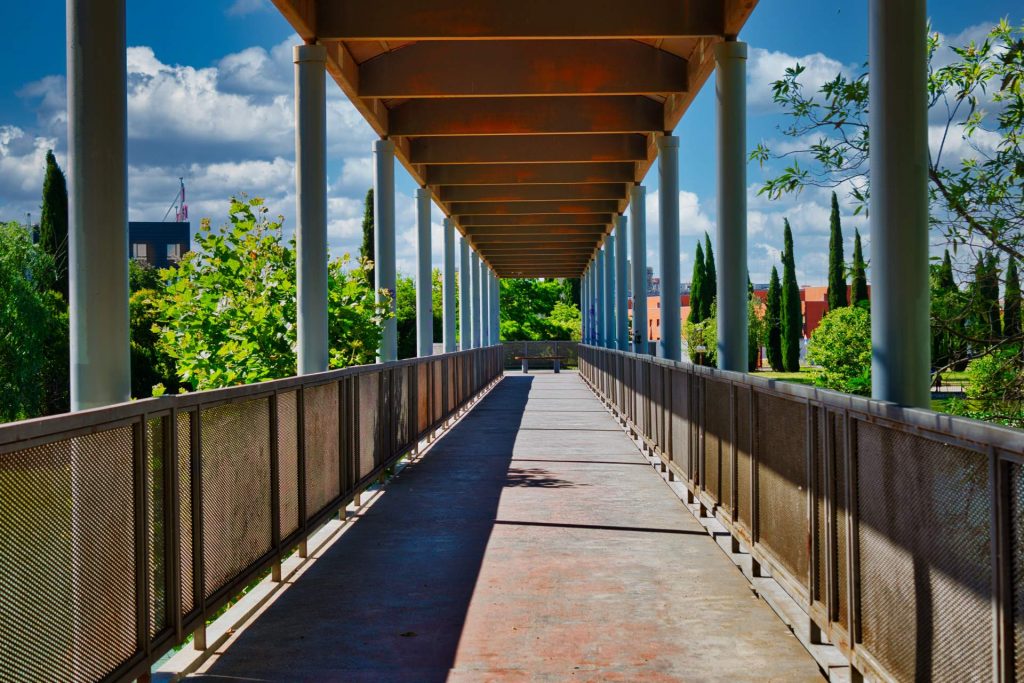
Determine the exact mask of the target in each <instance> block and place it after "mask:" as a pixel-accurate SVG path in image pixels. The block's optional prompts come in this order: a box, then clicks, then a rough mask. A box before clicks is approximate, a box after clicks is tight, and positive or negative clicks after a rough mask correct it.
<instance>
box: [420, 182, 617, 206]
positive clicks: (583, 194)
mask: <svg viewBox="0 0 1024 683" xmlns="http://www.w3.org/2000/svg"><path fill="white" fill-rule="evenodd" d="M629 187H630V186H629V185H627V184H625V183H596V184H592V185H591V184H587V185H568V184H549V185H451V186H445V187H442V188H440V191H439V193H438V197H439V199H440V200H441V201H442V202H548V201H584V200H588V201H594V200H602V199H604V200H620V199H622V198H623V197H625V196H627V195H628V194H629Z"/></svg>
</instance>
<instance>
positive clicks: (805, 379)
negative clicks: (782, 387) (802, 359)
mask: <svg viewBox="0 0 1024 683" xmlns="http://www.w3.org/2000/svg"><path fill="white" fill-rule="evenodd" d="M753 374H754V375H756V376H758V377H764V378H765V379H776V380H779V381H780V382H793V383H794V384H810V385H813V384H814V378H815V377H817V376H818V370H817V369H816V368H800V372H775V371H773V370H758V371H757V372H755V373H753Z"/></svg>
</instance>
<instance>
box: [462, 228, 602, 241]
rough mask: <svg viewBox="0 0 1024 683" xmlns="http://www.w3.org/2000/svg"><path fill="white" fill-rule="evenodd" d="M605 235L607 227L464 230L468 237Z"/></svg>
mask: <svg viewBox="0 0 1024 683" xmlns="http://www.w3.org/2000/svg"><path fill="white" fill-rule="evenodd" d="M607 233H608V226H607V225H488V226H473V227H467V228H466V234H467V235H469V236H470V237H477V236H480V237H500V236H502V235H521V236H524V237H531V236H537V235H542V236H556V235H586V236H589V237H594V238H596V239H600V236H601V235H605V234H607ZM533 238H534V239H535V237H533Z"/></svg>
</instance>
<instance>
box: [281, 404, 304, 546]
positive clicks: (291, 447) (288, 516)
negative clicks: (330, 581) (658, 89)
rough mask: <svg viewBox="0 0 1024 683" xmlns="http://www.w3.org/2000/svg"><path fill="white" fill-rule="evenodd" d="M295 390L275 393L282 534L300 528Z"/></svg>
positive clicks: (297, 417)
mask: <svg viewBox="0 0 1024 683" xmlns="http://www.w3.org/2000/svg"><path fill="white" fill-rule="evenodd" d="M298 402H299V400H298V393H297V392H295V391H288V392H284V393H281V394H278V396H277V459H278V465H277V489H278V500H279V501H280V514H281V521H280V524H279V526H278V529H279V531H280V534H281V538H285V537H286V536H287V535H288V534H290V533H292V532H293V531H295V530H296V529H298V528H299V429H298V420H299V416H298V411H299V407H298Z"/></svg>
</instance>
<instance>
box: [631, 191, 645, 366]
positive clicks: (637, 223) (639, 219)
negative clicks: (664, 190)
mask: <svg viewBox="0 0 1024 683" xmlns="http://www.w3.org/2000/svg"><path fill="white" fill-rule="evenodd" d="M629 217H630V218H631V219H632V221H633V229H632V230H630V232H629V236H630V237H631V238H632V239H631V240H630V242H631V244H630V257H631V260H632V261H633V353H647V352H648V349H649V347H648V345H647V190H646V188H645V187H644V186H643V185H634V186H633V187H632V188H631V189H630V191H629Z"/></svg>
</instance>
